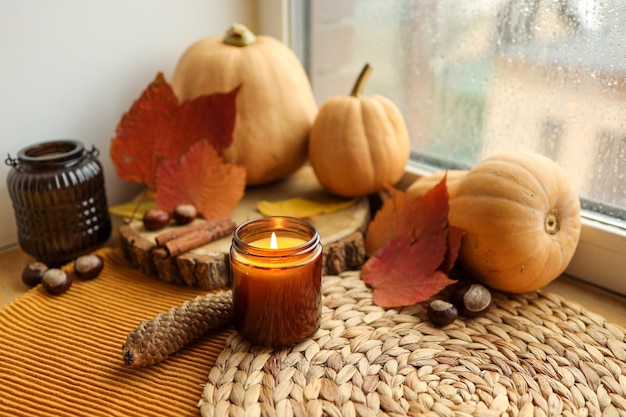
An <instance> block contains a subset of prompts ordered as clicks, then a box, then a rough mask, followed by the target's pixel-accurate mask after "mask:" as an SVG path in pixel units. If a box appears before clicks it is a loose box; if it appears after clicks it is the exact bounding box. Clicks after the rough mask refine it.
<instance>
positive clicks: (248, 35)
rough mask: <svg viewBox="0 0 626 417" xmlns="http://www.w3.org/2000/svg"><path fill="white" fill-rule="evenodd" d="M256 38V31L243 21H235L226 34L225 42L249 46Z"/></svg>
mask: <svg viewBox="0 0 626 417" xmlns="http://www.w3.org/2000/svg"><path fill="white" fill-rule="evenodd" d="M255 40H256V36H254V33H252V31H251V30H250V29H248V28H247V27H246V26H244V25H242V24H241V23H233V24H232V26H231V27H230V28H228V30H227V31H226V35H225V36H224V43H225V44H227V45H232V46H248V45H250V44H251V43H253V42H254V41H255Z"/></svg>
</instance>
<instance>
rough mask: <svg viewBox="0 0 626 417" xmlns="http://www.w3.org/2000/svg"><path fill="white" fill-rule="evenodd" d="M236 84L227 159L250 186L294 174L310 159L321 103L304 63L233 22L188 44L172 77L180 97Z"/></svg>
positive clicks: (275, 42)
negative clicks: (239, 167)
mask: <svg viewBox="0 0 626 417" xmlns="http://www.w3.org/2000/svg"><path fill="white" fill-rule="evenodd" d="M238 86H241V88H240V90H239V91H238V93H237V99H236V106H237V116H236V120H235V128H234V132H233V143H232V145H231V146H230V147H229V148H228V149H226V150H225V152H224V157H225V159H226V160H228V161H237V162H241V163H243V164H244V165H245V167H246V182H247V183H248V184H249V185H259V184H265V183H268V182H271V181H274V180H277V179H280V178H284V177H286V176H288V175H290V174H292V173H294V172H295V171H296V170H298V169H299V168H300V167H301V166H302V165H303V164H304V162H305V161H306V158H307V141H308V135H309V131H310V129H311V125H312V124H313V120H314V118H315V115H316V113H317V104H316V103H315V99H314V97H313V92H312V90H311V85H310V82H309V79H308V77H307V75H306V73H305V71H304V69H303V67H302V65H301V63H300V61H299V60H298V58H297V57H296V55H295V54H294V53H293V52H292V51H291V49H289V48H288V47H287V46H286V45H285V44H283V43H282V42H280V41H279V40H277V39H274V38H272V37H270V36H255V35H254V34H253V33H252V32H251V31H250V30H249V29H248V28H246V27H245V26H244V25H240V24H234V25H232V26H231V27H230V29H229V30H228V31H227V33H226V35H225V36H224V37H221V36H208V37H205V38H202V39H200V40H198V41H196V42H194V43H193V44H192V45H190V46H189V47H188V48H187V50H186V51H185V52H184V53H183V55H182V56H181V58H180V59H179V61H178V63H177V66H176V69H175V71H174V75H173V77H172V88H173V90H174V93H175V94H176V96H177V97H178V99H179V100H181V101H183V100H189V99H193V98H195V97H198V96H200V95H205V94H213V93H225V92H229V91H232V90H233V89H235V88H237V87H238Z"/></svg>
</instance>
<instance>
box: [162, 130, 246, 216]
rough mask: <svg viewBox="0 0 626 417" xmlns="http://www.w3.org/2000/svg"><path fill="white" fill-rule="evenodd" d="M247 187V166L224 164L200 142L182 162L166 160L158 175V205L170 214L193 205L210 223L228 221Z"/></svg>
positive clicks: (216, 154) (212, 148)
mask: <svg viewBox="0 0 626 417" xmlns="http://www.w3.org/2000/svg"><path fill="white" fill-rule="evenodd" d="M245 187H246V169H245V167H244V166H243V165H240V164H234V163H230V162H224V161H223V160H222V157H221V156H220V155H219V154H218V152H217V151H216V150H215V148H214V147H213V146H212V145H211V143H209V141H207V140H201V141H197V142H196V143H195V144H193V145H192V146H191V147H190V148H189V149H188V150H187V152H185V153H183V154H182V155H181V156H180V157H179V158H176V159H173V158H171V159H166V160H163V161H162V162H161V163H160V164H159V165H158V168H157V173H156V196H155V198H156V202H157V205H158V206H159V207H160V208H161V209H163V210H166V211H171V210H173V209H174V208H175V207H176V206H177V205H178V204H193V205H195V206H196V208H197V209H198V211H199V212H200V213H201V214H202V217H204V218H205V219H207V220H211V219H216V218H221V217H228V216H230V215H231V213H232V211H233V210H234V209H235V207H237V204H238V203H239V201H240V200H241V199H242V197H243V194H244V191H245Z"/></svg>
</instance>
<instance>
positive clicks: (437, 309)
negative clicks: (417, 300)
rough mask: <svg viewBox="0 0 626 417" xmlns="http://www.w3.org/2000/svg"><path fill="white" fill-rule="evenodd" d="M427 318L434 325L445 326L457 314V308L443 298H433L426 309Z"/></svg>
mask: <svg viewBox="0 0 626 417" xmlns="http://www.w3.org/2000/svg"><path fill="white" fill-rule="evenodd" d="M426 313H427V314H428V318H429V319H430V321H431V322H433V324H434V325H435V326H446V325H448V324H450V323H452V322H454V320H456V319H457V317H458V316H459V313H458V310H457V308H456V307H455V306H454V305H453V304H452V303H449V302H447V301H444V300H433V301H431V302H430V304H429V305H428V309H427V310H426Z"/></svg>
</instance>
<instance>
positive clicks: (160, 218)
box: [143, 208, 172, 231]
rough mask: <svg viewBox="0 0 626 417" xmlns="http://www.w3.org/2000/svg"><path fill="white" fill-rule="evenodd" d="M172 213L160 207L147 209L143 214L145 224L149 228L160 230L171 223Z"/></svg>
mask: <svg viewBox="0 0 626 417" xmlns="http://www.w3.org/2000/svg"><path fill="white" fill-rule="evenodd" d="M171 221H172V215H171V214H170V213H169V212H167V211H165V210H161V209H158V208H155V209H149V210H146V212H145V213H144V214H143V226H144V227H145V228H146V229H147V230H151V231H152V230H159V229H163V228H164V227H165V226H167V225H168V224H170V222H171Z"/></svg>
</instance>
